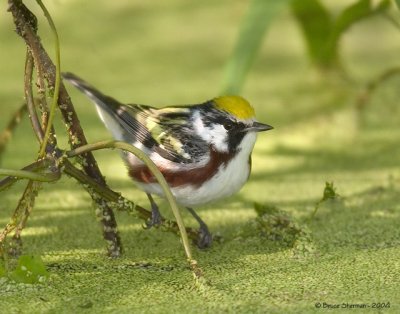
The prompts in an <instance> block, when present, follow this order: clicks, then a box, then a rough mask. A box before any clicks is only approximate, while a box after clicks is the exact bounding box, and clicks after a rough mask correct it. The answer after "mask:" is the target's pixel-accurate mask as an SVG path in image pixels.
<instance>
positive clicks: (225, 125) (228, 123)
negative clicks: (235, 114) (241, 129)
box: [223, 121, 234, 131]
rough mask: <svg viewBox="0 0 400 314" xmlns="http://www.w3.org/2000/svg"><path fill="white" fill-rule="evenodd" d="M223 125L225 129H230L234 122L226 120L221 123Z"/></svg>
mask: <svg viewBox="0 0 400 314" xmlns="http://www.w3.org/2000/svg"><path fill="white" fill-rule="evenodd" d="M223 126H224V128H225V130H227V131H230V130H232V129H233V127H234V124H233V122H232V121H226V122H225V123H224V124H223Z"/></svg>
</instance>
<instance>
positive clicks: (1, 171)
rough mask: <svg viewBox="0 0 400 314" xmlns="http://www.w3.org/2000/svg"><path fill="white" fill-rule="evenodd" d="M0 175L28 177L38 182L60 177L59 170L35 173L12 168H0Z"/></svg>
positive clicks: (50, 180) (51, 180) (55, 179)
mask: <svg viewBox="0 0 400 314" xmlns="http://www.w3.org/2000/svg"><path fill="white" fill-rule="evenodd" d="M0 176H10V177H16V178H20V179H29V180H33V181H40V182H53V181H57V180H58V179H60V172H59V171H55V172H51V173H36V172H31V171H26V170H14V169H3V168H0Z"/></svg>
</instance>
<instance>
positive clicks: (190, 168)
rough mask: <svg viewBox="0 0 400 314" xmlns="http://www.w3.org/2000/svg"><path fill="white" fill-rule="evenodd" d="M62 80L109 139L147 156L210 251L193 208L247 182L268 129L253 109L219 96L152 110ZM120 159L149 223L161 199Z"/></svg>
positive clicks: (154, 186) (145, 177) (144, 172)
mask: <svg viewBox="0 0 400 314" xmlns="http://www.w3.org/2000/svg"><path fill="white" fill-rule="evenodd" d="M63 77H64V79H66V80H68V81H69V82H70V83H72V85H74V86H76V87H77V88H78V89H80V90H81V91H82V92H83V93H85V94H86V95H87V96H88V97H89V98H90V99H91V100H92V101H93V102H94V104H95V105H96V108H97V112H98V114H99V116H100V118H101V120H102V121H103V122H104V124H105V125H106V127H107V128H108V129H109V130H110V131H111V133H112V135H113V137H114V138H115V139H117V140H119V141H124V142H127V143H130V144H132V145H134V146H136V147H138V148H139V149H141V150H142V151H143V152H145V153H146V154H148V155H149V157H150V158H151V159H152V161H153V162H154V163H155V164H156V166H157V167H158V169H159V170H160V171H161V173H162V174H163V175H164V177H165V179H166V181H167V183H168V184H169V187H170V188H171V191H172V193H173V195H174V196H175V198H176V200H177V202H178V203H179V204H180V205H183V206H185V207H186V208H187V209H188V210H189V212H190V213H191V214H192V215H193V217H194V218H195V219H196V220H197V221H198V223H199V225H200V230H199V231H200V232H199V239H198V243H197V245H198V246H199V247H207V246H210V244H211V242H212V236H211V234H210V232H209V230H208V227H207V225H206V224H205V223H204V222H203V220H202V219H201V218H200V217H199V216H198V215H197V214H196V212H195V211H194V210H193V209H192V206H198V205H203V204H206V203H208V202H211V201H214V200H217V199H221V198H224V197H227V196H230V195H232V194H234V193H236V192H237V191H239V190H240V188H241V187H242V186H243V185H244V183H245V182H246V181H247V179H248V177H249V174H250V168H251V152H252V150H253V147H254V143H255V141H256V134H257V132H260V131H267V130H270V129H272V127H271V126H269V125H268V124H262V123H259V122H257V120H256V119H255V112H254V109H253V107H252V106H251V105H250V104H249V103H248V102H247V101H246V100H245V99H243V98H242V97H240V96H222V97H217V98H214V99H212V100H210V101H207V102H205V103H202V104H198V105H192V106H171V107H164V108H160V109H158V108H153V107H150V106H144V105H136V104H129V105H126V104H122V103H120V102H119V101H117V100H115V99H114V98H111V97H109V96H106V95H104V94H102V93H101V92H99V91H98V90H97V89H95V88H94V87H92V86H91V85H89V84H88V83H86V82H85V81H83V80H82V79H80V78H79V77H77V76H76V75H74V74H72V73H64V74H63ZM123 159H124V161H125V163H126V165H127V167H128V172H129V176H130V177H131V178H132V179H133V180H134V181H135V183H136V185H137V186H138V188H139V189H141V190H143V191H144V192H146V194H147V196H148V198H149V200H150V204H151V208H152V219H151V221H149V222H148V226H149V227H151V226H153V225H158V224H160V217H161V216H160V213H159V210H158V207H157V205H156V203H155V202H154V200H153V198H152V194H156V195H159V196H163V192H162V190H161V187H160V185H159V184H158V183H157V181H156V179H155V178H154V176H153V174H152V173H151V172H150V170H149V169H148V168H147V167H146V166H145V165H144V163H143V162H142V161H140V160H139V159H138V158H137V157H135V156H134V155H133V154H131V153H124V154H123Z"/></svg>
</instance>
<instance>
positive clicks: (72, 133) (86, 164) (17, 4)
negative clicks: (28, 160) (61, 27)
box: [8, 0, 122, 257]
mask: <svg viewBox="0 0 400 314" xmlns="http://www.w3.org/2000/svg"><path fill="white" fill-rule="evenodd" d="M8 3H9V8H8V10H9V11H10V12H11V14H12V15H13V18H14V23H15V26H16V31H17V33H18V34H19V35H20V36H21V37H22V38H23V39H24V40H25V43H26V44H27V46H28V47H29V49H30V51H31V52H32V55H33V57H34V60H35V61H36V67H37V68H40V67H41V69H42V71H43V76H44V77H45V79H46V80H47V82H48V85H49V87H50V88H54V86H55V76H56V69H55V66H54V63H53V62H52V61H51V59H50V57H49V55H48V54H47V52H46V50H45V49H44V48H43V46H42V44H41V42H40V39H39V37H38V36H37V35H36V31H37V21H36V17H35V16H34V15H33V14H32V12H30V11H29V9H28V8H27V7H26V6H25V5H24V4H23V3H22V1H21V0H9V1H8ZM58 104H59V108H60V111H61V114H62V117H63V120H64V123H65V124H66V126H67V131H68V135H69V139H70V144H71V147H72V148H76V147H78V146H80V145H85V144H87V141H86V137H85V135H84V133H83V130H82V128H81V126H80V122H79V119H78V116H77V114H76V112H75V109H74V107H73V105H72V102H71V99H70V97H69V95H68V93H67V91H66V89H65V87H64V85H63V84H61V87H60V94H59V100H58ZM79 162H80V164H81V165H82V168H83V170H84V171H85V173H86V174H88V175H89V176H90V177H92V178H93V179H94V180H96V181H97V182H98V183H99V184H101V185H106V182H105V179H104V178H103V176H102V174H101V172H100V169H99V167H98V165H97V162H96V160H95V159H94V157H93V154H92V153H86V154H84V155H82V157H81V158H80V159H79ZM94 201H95V202H96V203H97V206H98V207H99V208H100V209H101V217H99V218H100V222H101V224H102V226H103V237H104V238H105V240H106V241H107V242H108V243H109V246H108V254H109V255H110V256H113V257H117V256H120V255H121V253H122V247H121V241H120V237H119V234H118V231H117V223H116V221H115V217H114V213H113V211H112V209H111V208H110V207H109V206H108V205H104V202H102V200H100V199H94Z"/></svg>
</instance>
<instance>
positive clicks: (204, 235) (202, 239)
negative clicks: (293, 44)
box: [196, 224, 213, 249]
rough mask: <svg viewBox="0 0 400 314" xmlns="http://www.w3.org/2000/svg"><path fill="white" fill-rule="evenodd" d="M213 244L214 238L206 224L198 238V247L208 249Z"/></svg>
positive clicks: (200, 230) (201, 227)
mask: <svg viewBox="0 0 400 314" xmlns="http://www.w3.org/2000/svg"><path fill="white" fill-rule="evenodd" d="M212 242H213V236H212V234H211V233H210V231H209V230H208V227H207V225H206V224H202V225H200V229H199V235H198V237H197V241H196V245H197V247H198V248H199V249H206V248H209V247H210V246H211V244H212Z"/></svg>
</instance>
